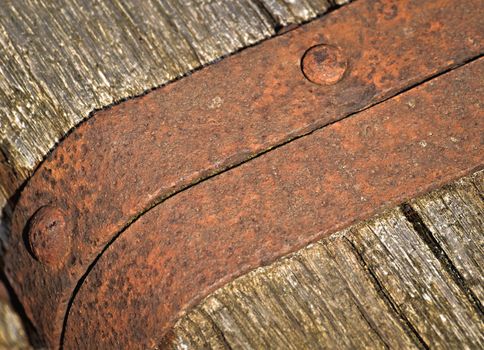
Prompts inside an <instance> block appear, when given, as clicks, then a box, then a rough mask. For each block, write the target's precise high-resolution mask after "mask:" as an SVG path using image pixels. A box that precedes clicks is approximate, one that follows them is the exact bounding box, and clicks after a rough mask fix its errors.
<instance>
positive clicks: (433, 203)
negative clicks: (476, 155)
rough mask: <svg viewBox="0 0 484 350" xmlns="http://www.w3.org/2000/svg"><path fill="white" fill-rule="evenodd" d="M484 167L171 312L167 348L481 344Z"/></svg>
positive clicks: (483, 342) (462, 346) (453, 346)
mask: <svg viewBox="0 0 484 350" xmlns="http://www.w3.org/2000/svg"><path fill="white" fill-rule="evenodd" d="M483 175H484V172H483V171H481V172H478V173H476V174H474V175H473V176H470V177H467V178H464V179H461V180H459V181H458V182H456V183H454V184H452V185H449V186H446V187H444V188H443V189H440V190H437V191H434V192H432V193H430V194H428V195H425V196H422V197H420V198H418V199H415V200H413V201H411V202H410V203H407V204H404V205H402V206H401V207H398V208H394V209H392V210H389V211H387V212H385V213H383V214H381V215H379V216H377V217H375V218H373V219H371V220H369V221H367V222H364V223H361V224H358V225H355V226H352V227H350V228H348V229H346V230H343V231H341V232H338V233H336V234H335V235H333V236H331V237H330V238H329V239H324V240H322V241H320V242H318V243H316V244H314V245H311V246H308V247H306V248H304V249H302V250H300V251H298V252H297V253H294V254H292V255H290V256H288V257H286V258H284V259H281V260H279V261H277V262H276V263H274V264H271V265H270V266H267V267H263V268H260V269H257V270H255V271H252V272H250V273H248V274H246V275H244V276H242V277H240V278H238V279H236V280H235V281H233V282H231V283H229V284H227V285H226V286H224V287H223V288H221V289H219V290H217V291H216V292H214V293H212V294H211V295H210V296H209V297H207V298H206V299H205V300H204V301H203V302H202V303H200V304H199V305H198V306H197V307H196V308H194V309H193V310H191V311H190V312H189V313H187V314H186V315H185V316H183V317H182V318H181V319H180V320H179V321H178V322H177V324H176V326H175V328H174V331H173V333H172V335H171V337H170V338H171V340H173V343H172V344H171V346H172V348H174V349H187V348H188V349H200V348H213V349H231V348H234V349H259V348H264V349H311V348H327V349H333V348H338V349H378V348H391V349H401V348H405V349H407V348H408V349H412V348H417V349H418V348H420V349H427V348H435V349H457V348H459V349H478V348H482V347H483V345H484V336H483V334H484V333H483V331H484V325H483V314H482V307H481V304H480V303H481V296H482V295H481V287H482V283H483V278H482V273H481V272H482V269H481V266H482V257H483V256H482V233H483V232H484V224H483V221H482V217H483V216H482V208H483V201H482V196H483V194H484V192H483V184H484V180H483V179H484V177H483Z"/></svg>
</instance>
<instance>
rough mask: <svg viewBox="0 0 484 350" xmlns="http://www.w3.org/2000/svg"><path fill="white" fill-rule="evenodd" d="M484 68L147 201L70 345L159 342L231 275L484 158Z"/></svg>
mask: <svg viewBox="0 0 484 350" xmlns="http://www.w3.org/2000/svg"><path fill="white" fill-rule="evenodd" d="M483 76H484V59H480V60H479V61H477V62H474V63H471V64H469V65H467V66H465V67H463V68H460V69H458V70H456V71H453V72H451V73H448V74H446V75H444V76H442V77H440V78H437V79H435V80H432V81H430V82H428V83H426V84H424V85H422V86H420V87H418V88H415V89H413V90H411V91H409V92H407V93H404V94H402V95H399V96H398V97H395V98H394V99H392V100H389V101H387V102H384V103H383V104H381V105H378V106H376V107H374V108H371V109H369V110H367V111H365V112H361V113H360V114H357V115H356V116H354V117H351V118H348V119H346V120H344V121H341V122H339V123H336V124H334V125H331V126H329V127H327V128H324V129H322V130H319V131H318V132H316V133H314V134H312V135H310V136H307V137H304V138H301V139H299V140H296V141H294V142H292V143H290V144H287V145H285V146H283V147H281V148H278V149H277V150H274V151H273V152H270V153H267V154H265V155H263V156H260V157H259V158H257V159H254V160H252V161H251V162H248V163H246V164H244V165H242V166H240V167H238V168H235V169H232V170H230V171H228V172H225V173H224V174H221V175H219V176H217V177H214V178H212V179H210V180H208V181H205V182H203V183H201V184H199V185H197V186H194V187H192V188H190V189H188V190H186V191H183V192H182V193H179V194H178V195H177V196H174V197H172V198H170V199H168V200H167V201H166V202H164V203H163V204H162V205H160V206H158V207H157V208H155V209H153V210H152V211H150V212H148V213H147V214H145V215H144V216H143V217H142V218H140V220H138V221H137V222H136V223H134V224H133V225H132V226H131V227H129V228H128V229H127V230H126V231H125V232H124V233H123V235H121V236H120V237H119V238H118V240H116V241H115V242H114V243H113V244H112V245H111V246H110V247H109V249H108V250H107V251H106V252H105V253H104V255H103V256H102V257H101V259H100V260H99V261H98V262H97V264H96V265H95V267H94V269H93V270H92V271H91V272H90V274H89V275H88V277H87V279H86V280H85V282H84V284H83V285H82V287H81V289H80V291H79V293H78V294H77V296H76V298H75V299H74V303H73V306H72V309H71V311H70V313H69V315H68V322H67V329H66V340H65V344H66V346H67V348H76V349H77V348H91V347H92V346H94V345H98V346H101V347H102V348H112V347H115V346H116V345H117V344H123V346H127V347H129V348H131V347H136V346H140V347H143V348H145V347H152V346H155V345H157V344H159V343H160V341H161V337H162V336H163V335H164V333H165V332H167V331H168V330H169V328H170V326H171V325H172V324H173V322H174V320H175V319H176V318H177V317H178V316H179V315H180V313H181V312H182V311H183V310H186V308H187V307H189V306H191V305H194V303H196V302H197V301H199V300H200V299H201V298H203V297H204V296H206V295H207V293H209V292H210V291H213V290H214V289H215V288H216V287H218V286H221V285H222V284H224V283H226V282H227V281H229V280H231V279H233V278H234V277H236V276H239V275H241V274H243V273H245V272H247V271H249V270H250V269H253V268H256V267H259V266H261V265H266V264H269V263H270V262H272V261H274V260H275V259H276V258H277V257H279V256H281V255H284V254H287V253H288V252H291V251H294V250H296V249H298V248H300V247H303V246H305V245H307V244H308V243H310V242H313V241H315V240H318V239H320V238H322V237H324V236H327V235H328V234H329V233H331V232H334V231H337V230H339V229H341V228H343V227H345V226H347V225H349V224H351V223H354V222H355V221H359V220H361V219H364V218H367V217H369V216H370V215H372V214H374V213H375V212H376V211H378V210H380V209H381V208H382V207H383V206H392V205H395V204H397V203H400V202H401V201H403V200H405V199H409V198H412V197H414V196H416V195H418V194H420V193H422V192H426V191H428V190H430V189H431V188H433V187H436V186H441V185H442V184H444V183H446V182H448V181H451V180H453V179H454V178H457V177H460V176H463V175H464V174H467V173H468V172H471V171H474V170H476V169H477V168H479V167H481V166H482V164H483V163H484V143H483V139H482V131H483V130H484V112H483V109H482V104H481V102H482V101H483V99H484V89H483V87H482V82H481V79H480V78H478V77H483Z"/></svg>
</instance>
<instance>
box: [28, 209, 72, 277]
mask: <svg viewBox="0 0 484 350" xmlns="http://www.w3.org/2000/svg"><path fill="white" fill-rule="evenodd" d="M28 244H29V248H30V251H31V253H32V255H33V256H34V257H35V258H36V259H37V260H38V261H40V262H41V263H42V264H45V265H48V266H50V267H57V268H58V267H59V266H61V265H62V264H63V263H64V262H65V260H66V258H67V256H68V255H69V252H70V248H71V247H70V245H71V232H70V230H69V225H68V224H67V223H66V218H65V215H64V213H63V212H62V211H61V210H60V209H58V208H55V207H51V206H44V207H42V208H40V209H39V210H38V211H37V212H36V213H35V214H34V216H33V217H32V219H31V220H30V223H29V230H28Z"/></svg>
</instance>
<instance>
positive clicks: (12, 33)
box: [0, 0, 347, 207]
mask: <svg viewBox="0 0 484 350" xmlns="http://www.w3.org/2000/svg"><path fill="white" fill-rule="evenodd" d="M345 2H347V0H301V1H285V0H234V1H228V0H188V1H185V0H163V1H161V0H149V1H141V0H128V1H119V0H105V1H89V2H84V1H79V0H66V1H62V2H60V1H30V0H22V1H13V0H10V1H9V0H5V1H4V2H2V6H0V77H1V79H0V207H3V205H4V203H5V201H6V200H7V199H8V198H10V197H11V196H12V194H13V193H14V192H15V191H16V190H17V188H18V186H19V185H20V184H21V183H22V182H23V181H24V180H25V179H26V178H27V177H28V176H29V175H30V174H31V173H32V170H33V169H34V168H35V167H36V166H37V165H38V163H39V162H40V160H41V159H43V157H44V156H45V155H46V153H47V152H48V151H49V150H51V149H52V148H53V146H54V145H55V143H56V142H57V141H58V140H59V139H60V138H62V137H63V136H64V135H65V134H66V132H67V131H68V130H70V129H71V128H72V127H74V126H75V125H76V124H78V123H79V122H80V121H81V120H82V119H85V118H86V117H88V115H89V114H90V113H91V112H92V111H94V110H96V109H100V108H103V107H106V106H108V105H110V104H112V103H116V102H118V101H121V100H123V99H126V98H129V97H133V96H137V95H140V94H142V93H144V92H146V91H147V90H150V89H152V88H154V87H157V86H160V85H162V84H165V83H166V82H168V81H170V80H173V79H175V78H177V77H180V76H182V75H184V74H187V73H188V72H190V71H191V70H193V69H196V68H198V67H200V66H202V65H204V64H207V63H209V62H212V61H214V60H216V59H218V58H220V57H222V56H224V55H227V54H230V53H233V52H235V51H237V50H239V49H241V48H244V47H246V46H249V45H252V44H254V43H256V42H258V41H260V40H262V39H264V38H267V37H269V36H271V35H274V34H275V33H276V31H277V29H278V28H280V27H281V25H287V24H290V23H299V22H302V21H306V20H308V19H311V18H313V17H315V16H316V15H318V14H321V13H324V12H325V11H327V10H328V9H329V8H330V7H332V6H334V5H335V4H342V3H345Z"/></svg>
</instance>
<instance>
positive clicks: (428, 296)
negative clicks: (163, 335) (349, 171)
mask: <svg viewBox="0 0 484 350" xmlns="http://www.w3.org/2000/svg"><path fill="white" fill-rule="evenodd" d="M344 2H347V1H345V0H332V1H330V0H300V1H288V0H235V1H228V0H226V1H222V0H212V1H211V0H188V1H182V0H163V1H162V0H159V1H155V0H150V1H141V0H129V1H116V0H110V1H92V2H83V1H80V0H66V1H64V2H62V6H61V5H60V4H61V3H60V2H55V1H54V2H53V1H45V0H41V1H30V0H22V1H13V0H10V1H8V0H5V1H4V2H3V3H2V6H0V77H1V79H0V207H3V206H4V203H5V202H6V200H7V199H8V198H10V197H11V196H12V194H13V193H14V192H15V191H16V190H17V188H18V186H19V185H20V184H21V183H22V182H23V181H25V179H26V178H27V177H28V176H29V175H30V174H31V173H32V171H33V169H34V168H35V167H36V166H37V165H38V164H39V162H40V161H41V160H42V159H43V157H45V155H46V153H47V152H48V151H49V150H50V149H52V148H53V147H54V145H55V143H56V142H57V141H58V140H59V139H60V138H62V137H63V136H64V135H65V134H66V132H67V131H68V130H70V129H71V128H72V127H74V126H75V125H76V124H77V123H79V122H80V121H81V120H83V119H85V118H86V117H88V116H89V114H90V113H91V112H92V111H94V110H96V109H100V108H103V107H106V106H108V105H110V104H112V103H116V102H118V101H121V100H123V99H126V98H130V97H133V96H137V95H140V94H142V93H144V92H145V91H147V90H150V89H152V88H154V87H156V86H160V85H162V84H164V83H166V82H168V81H170V80H173V79H175V78H177V77H180V76H183V75H184V74H187V73H188V72H190V71H191V70H193V69H196V68H198V67H200V66H202V65H204V64H207V63H209V62H212V61H214V60H216V59H218V58H220V57H222V56H224V55H227V54H230V53H233V52H235V51H237V50H239V49H241V48H243V47H246V46H248V45H252V44H254V43H256V42H258V41H260V40H262V39H264V38H267V37H269V36H271V35H274V34H275V33H276V32H277V30H278V29H279V28H280V27H281V25H287V24H290V23H300V22H303V21H306V20H308V19H311V18H313V17H314V16H316V15H318V14H321V13H324V12H325V11H326V10H327V9H328V8H329V7H330V6H331V5H332V4H334V3H338V4H340V3H344ZM483 186H484V185H483V174H482V172H481V173H480V174H477V175H475V176H474V177H473V178H472V179H470V180H469V179H467V180H462V181H460V182H458V183H457V184H455V185H453V186H449V187H447V188H445V189H443V190H439V191H437V192H434V193H432V194H429V195H426V196H424V197H422V198H419V199H416V200H414V201H411V202H410V203H409V205H405V206H403V207H401V208H396V209H394V210H391V211H388V212H386V213H384V214H382V215H381V216H379V217H377V218H374V219H372V220H370V221H368V222H366V223H362V224H359V225H357V226H354V227H352V228H351V229H348V230H345V231H343V232H340V233H338V234H336V235H334V236H332V237H331V238H330V239H326V240H323V241H321V242H319V243H317V244H314V245H312V246H310V247H307V248H305V249H303V250H301V251H299V252H297V253H295V254H293V255H291V256H290V257H288V258H285V259H282V260H280V261H278V262H276V263H275V264H272V265H270V266H268V267H265V268H261V269H258V270H256V271H254V272H252V273H249V274H247V275H245V276H243V277H241V278H240V279H237V280H236V281H234V282H232V283H230V284H228V285H227V286H225V287H224V288H222V289H220V290H218V291H217V292H215V293H213V294H212V295H210V296H209V297H208V298H206V299H205V301H204V302H203V303H201V304H200V305H199V306H198V307H196V308H195V309H194V310H192V311H191V312H189V313H188V314H187V315H185V316H184V317H183V318H182V319H181V320H180V321H179V322H178V324H177V326H176V328H175V332H174V334H173V339H174V340H175V344H174V347H175V348H179V349H186V348H206V347H209V345H210V347H212V348H297V349H301V348H308V347H318V348H319V347H323V348H371V349H373V348H388V347H389V348H397V349H399V348H437V349H438V348H444V349H455V348H470V349H473V348H476V349H477V348H482V347H483V343H484V340H483V336H482V334H483V323H482V321H483V319H482V305H481V304H482V298H483V286H482V277H481V276H482V270H483V268H482V246H483V244H482V243H483V238H482V232H483V228H484V224H483V220H484V219H483V217H484V216H483V212H484V205H483V202H482V195H483ZM2 234H8V232H6V233H5V232H4V233H2ZM19 325H20V323H19V320H18V318H17V317H16V316H15V315H14V314H13V313H12V310H11V308H10V307H9V306H8V305H7V304H5V303H1V302H0V348H14V347H17V348H24V347H26V340H25V336H24V334H23V332H22V330H21V328H20V327H19ZM315 344H318V346H315Z"/></svg>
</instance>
